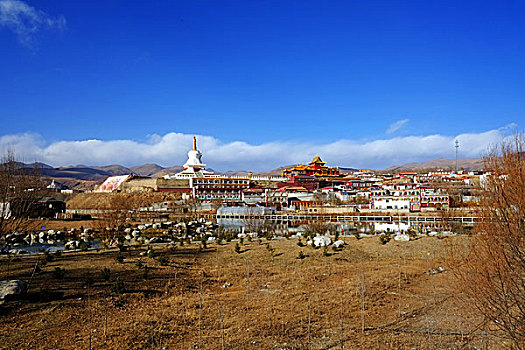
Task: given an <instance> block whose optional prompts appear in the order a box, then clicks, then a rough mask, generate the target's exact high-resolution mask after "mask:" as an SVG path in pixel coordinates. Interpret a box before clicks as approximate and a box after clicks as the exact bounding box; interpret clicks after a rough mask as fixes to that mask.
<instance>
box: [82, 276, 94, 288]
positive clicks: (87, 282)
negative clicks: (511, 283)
mask: <svg viewBox="0 0 525 350" xmlns="http://www.w3.org/2000/svg"><path fill="white" fill-rule="evenodd" d="M93 283H95V280H94V279H93V276H92V275H91V274H89V273H88V274H87V275H86V276H85V277H84V286H85V287H91V286H92V285H93Z"/></svg>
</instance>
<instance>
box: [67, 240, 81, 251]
mask: <svg viewBox="0 0 525 350" xmlns="http://www.w3.org/2000/svg"><path fill="white" fill-rule="evenodd" d="M77 242H78V241H69V242H67V243H66V244H64V249H68V250H75V249H77V247H78V243H77Z"/></svg>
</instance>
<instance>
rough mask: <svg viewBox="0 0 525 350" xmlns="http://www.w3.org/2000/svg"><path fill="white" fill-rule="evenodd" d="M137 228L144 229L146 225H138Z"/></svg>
mask: <svg viewBox="0 0 525 350" xmlns="http://www.w3.org/2000/svg"><path fill="white" fill-rule="evenodd" d="M137 228H138V229H139V230H141V231H144V230H145V229H146V228H147V227H146V225H138V226H137Z"/></svg>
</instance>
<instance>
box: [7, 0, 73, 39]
mask: <svg viewBox="0 0 525 350" xmlns="http://www.w3.org/2000/svg"><path fill="white" fill-rule="evenodd" d="M65 25H66V20H65V18H64V16H59V17H57V18H53V17H51V16H49V15H48V14H47V13H45V12H43V11H40V10H37V9H35V8H34V7H32V6H30V5H28V4H27V3H25V2H23V1H20V0H0V26H2V27H6V28H8V29H10V30H11V31H12V32H13V33H15V34H16V35H17V37H18V40H20V42H21V43H22V44H23V45H25V46H28V47H32V46H33V36H34V35H35V34H36V33H37V32H38V31H40V30H41V29H44V28H45V29H59V30H61V29H63V28H64V27H65Z"/></svg>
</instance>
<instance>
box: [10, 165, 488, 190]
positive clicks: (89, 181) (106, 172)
mask: <svg viewBox="0 0 525 350" xmlns="http://www.w3.org/2000/svg"><path fill="white" fill-rule="evenodd" d="M18 164H19V166H20V167H21V168H27V169H34V168H35V167H36V168H38V169H40V172H41V174H42V175H44V176H45V177H47V178H50V179H55V180H56V181H58V182H61V183H63V184H65V185H66V186H68V187H70V188H79V189H80V188H81V189H87V188H93V186H95V185H96V184H98V183H101V182H102V181H104V180H105V179H106V178H107V177H109V176H116V175H128V174H135V175H140V176H151V177H162V176H164V175H166V174H175V173H177V172H180V171H182V170H183V167H182V166H172V167H168V168H164V167H162V166H160V165H158V164H143V165H138V166H132V167H129V168H128V167H125V166H122V165H118V164H112V165H105V166H87V165H77V166H68V167H59V168H54V167H52V166H50V165H47V164H44V163H30V164H25V163H18ZM293 166H295V165H294V164H293V165H286V166H282V167H279V168H276V169H273V170H269V171H263V172H258V173H254V175H261V176H279V175H281V174H282V171H283V170H284V169H285V168H290V167H293ZM455 167H456V161H455V160H454V159H445V158H438V159H434V160H430V161H426V162H421V163H407V164H404V165H396V166H392V167H389V168H387V169H383V171H386V172H397V171H402V170H408V171H415V170H430V169H454V168H455ZM458 167H459V168H461V169H468V170H481V169H482V168H483V160H482V159H479V158H465V159H458ZM339 169H340V170H341V172H343V173H350V172H352V171H355V170H356V169H354V168H343V167H340V168H339ZM208 170H211V171H213V170H212V169H208ZM248 173H249V172H248V171H227V172H224V173H222V174H224V175H248Z"/></svg>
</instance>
